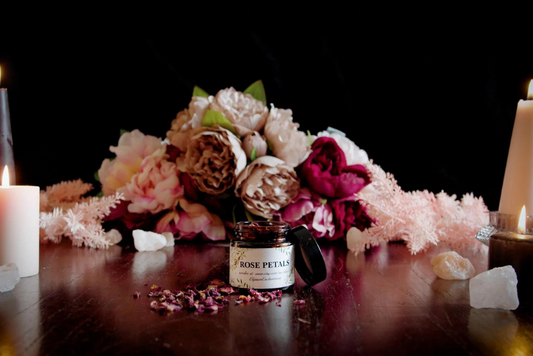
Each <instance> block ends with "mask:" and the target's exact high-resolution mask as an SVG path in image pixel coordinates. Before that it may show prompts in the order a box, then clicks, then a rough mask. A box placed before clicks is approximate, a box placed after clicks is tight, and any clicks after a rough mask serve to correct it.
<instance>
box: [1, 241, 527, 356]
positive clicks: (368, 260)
mask: <svg viewBox="0 0 533 356" xmlns="http://www.w3.org/2000/svg"><path fill="white" fill-rule="evenodd" d="M446 250H448V249H446V248H433V249H430V250H428V251H426V252H424V253H419V254H417V255H411V254H410V253H409V251H408V250H407V248H406V247H405V246H404V245H403V244H401V243H389V244H384V245H381V246H379V247H376V248H373V249H371V250H369V251H367V252H366V253H364V254H360V255H358V256H354V255H353V254H352V253H350V252H349V251H347V250H346V248H345V245H344V244H322V251H323V254H324V257H325V259H326V264H327V268H328V277H327V279H326V280H325V281H324V282H322V283H320V284H318V285H316V286H314V287H312V288H310V287H307V286H305V285H304V283H303V282H302V281H301V279H300V278H299V277H298V276H297V279H296V284H295V286H294V288H293V289H292V290H290V291H287V292H285V293H284V294H283V297H282V302H281V306H277V305H276V304H275V303H269V304H259V303H250V304H246V305H236V304H235V303H234V302H233V300H234V297H232V298H231V302H230V304H229V305H228V306H227V307H226V308H224V309H222V310H219V311H218V312H216V313H206V314H199V313H196V312H189V311H187V310H182V311H179V312H175V313H172V314H169V315H160V314H159V313H157V312H154V311H152V310H151V309H150V307H149V302H150V301H151V300H152V299H150V298H147V296H146V295H147V292H148V291H149V289H150V286H151V285H152V284H157V285H160V286H162V287H164V288H168V289H182V288H184V287H185V286H186V285H187V284H191V283H192V284H194V283H201V282H206V281H208V280H211V279H215V278H219V279H222V280H225V281H227V279H228V254H229V247H228V245H227V244H215V243H213V244H209V243H205V244H195V243H180V244H178V245H176V246H174V247H168V248H164V249H162V250H159V251H155V252H136V251H135V249H134V248H133V247H131V246H112V247H111V248H109V249H108V250H93V249H88V248H77V247H72V246H71V245H70V244H69V241H64V242H62V243H60V244H46V245H42V246H41V252H40V254H41V263H40V273H39V274H38V275H37V276H33V277H27V278H23V279H22V280H21V281H20V283H19V284H18V285H17V286H16V288H15V289H14V290H13V291H11V292H6V293H0V354H2V355H3V354H8V355H9V354H14V355H71V354H76V355H81V354H93V355H94V354H113V355H121V354H128V355H143V354H180V355H182V354H183V355H206V354H214V355H358V354H361V355H374V354H378V355H389V354H390V355H425V354H435V353H437V354H465V355H502V354H524V355H526V354H531V353H533V318H532V316H533V313H532V307H531V306H530V305H529V304H528V301H521V305H520V307H519V308H518V309H517V310H514V311H505V310H498V309H474V308H471V307H470V304H469V289H468V281H446V280H442V279H439V278H437V277H436V275H435V273H434V272H433V270H432V268H431V265H430V260H431V258H432V257H433V256H435V255H436V254H438V253H439V252H442V251H446ZM458 252H459V253H460V254H462V255H463V256H464V257H468V258H469V259H470V260H471V261H472V263H473V265H474V267H475V268H476V273H479V272H482V271H485V270H486V269H487V254H486V251H484V250H482V251H481V252H474V251H458ZM135 291H139V292H140V293H141V297H140V298H139V299H134V298H133V293H134V292H135ZM295 299H304V300H305V305H302V306H296V305H294V304H293V302H294V300H295Z"/></svg>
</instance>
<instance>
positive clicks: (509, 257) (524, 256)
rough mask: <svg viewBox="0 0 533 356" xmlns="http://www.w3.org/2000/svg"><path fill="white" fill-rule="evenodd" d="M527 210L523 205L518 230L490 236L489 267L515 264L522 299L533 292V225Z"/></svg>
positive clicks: (519, 294) (519, 293)
mask: <svg viewBox="0 0 533 356" xmlns="http://www.w3.org/2000/svg"><path fill="white" fill-rule="evenodd" d="M526 211H527V209H526V206H525V205H524V206H522V209H521V211H520V218H519V219H518V225H517V227H516V232H497V233H494V234H492V235H491V236H490V238H489V269H492V268H495V267H503V266H508V265H511V266H513V268H514V270H515V271H516V275H517V277H518V296H519V298H520V297H524V298H521V300H526V299H525V298H528V297H529V296H531V294H532V293H533V234H531V233H532V232H533V229H532V228H533V226H528V223H529V225H531V222H529V221H527V220H528V218H527V215H526ZM528 299H529V298H528Z"/></svg>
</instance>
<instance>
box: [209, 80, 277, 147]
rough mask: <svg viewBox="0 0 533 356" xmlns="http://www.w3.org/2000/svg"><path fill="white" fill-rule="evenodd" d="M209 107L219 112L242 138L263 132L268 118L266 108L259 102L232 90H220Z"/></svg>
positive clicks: (250, 96) (248, 95)
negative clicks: (252, 133)
mask: <svg viewBox="0 0 533 356" xmlns="http://www.w3.org/2000/svg"><path fill="white" fill-rule="evenodd" d="M209 107H210V109H212V110H216V111H219V112H221V113H222V114H223V115H224V116H225V117H226V119H228V120H229V121H230V122H231V123H232V125H233V127H234V128H235V130H236V132H237V134H239V135H240V136H243V137H244V136H247V135H248V134H250V133H251V132H252V131H261V130H263V127H264V126H265V122H266V119H267V116H268V108H267V107H265V106H264V105H263V103H262V102H261V101H259V100H257V99H255V98H254V97H253V96H252V95H250V94H244V93H242V92H240V91H237V90H235V89H234V88H227V89H223V90H220V91H219V92H218V93H217V95H216V96H215V97H214V99H212V103H211V104H210V106H209Z"/></svg>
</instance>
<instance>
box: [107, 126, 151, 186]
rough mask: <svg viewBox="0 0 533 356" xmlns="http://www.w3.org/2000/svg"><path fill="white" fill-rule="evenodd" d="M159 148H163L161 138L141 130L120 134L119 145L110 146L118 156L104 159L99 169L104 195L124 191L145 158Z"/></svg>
mask: <svg viewBox="0 0 533 356" xmlns="http://www.w3.org/2000/svg"><path fill="white" fill-rule="evenodd" d="M159 148H161V139H159V138H157V137H154V136H150V135H145V134H143V133H142V132H141V131H139V130H133V131H131V132H126V133H124V134H123V135H122V136H120V139H119V140H118V146H111V147H110V148H109V150H110V151H111V152H113V153H115V155H116V158H115V159H113V160H110V159H104V161H103V162H102V165H101V167H100V169H99V170H98V178H99V179H100V183H101V184H102V192H103V193H104V195H111V194H114V193H115V192H117V191H123V190H124V189H123V188H124V186H125V185H126V184H127V183H129V181H130V180H131V177H133V175H134V174H135V173H137V172H138V171H139V168H140V167H141V163H142V161H143V159H144V158H145V157H148V156H149V155H151V154H152V153H154V152H155V151H156V150H157V149H159Z"/></svg>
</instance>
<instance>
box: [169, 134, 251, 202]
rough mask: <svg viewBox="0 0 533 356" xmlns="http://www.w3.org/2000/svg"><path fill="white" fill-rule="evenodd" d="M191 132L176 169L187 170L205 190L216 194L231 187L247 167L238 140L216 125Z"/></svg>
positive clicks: (198, 186) (199, 186) (197, 184)
mask: <svg viewBox="0 0 533 356" xmlns="http://www.w3.org/2000/svg"><path fill="white" fill-rule="evenodd" d="M191 135H192V136H191V137H190V139H189V146H188V147H187V152H186V153H185V156H184V157H181V158H178V159H177V163H178V169H179V170H180V171H185V172H187V173H189V175H190V176H191V178H192V179H193V180H194V182H195V183H196V186H197V188H198V189H199V190H200V191H202V192H204V193H208V194H213V195H217V194H220V193H223V192H225V191H226V190H227V189H229V188H231V187H233V186H234V185H235V179H236V177H237V176H238V175H239V173H240V172H241V171H242V170H243V169H244V167H245V166H246V154H245V153H244V151H243V149H242V147H241V141H240V140H239V139H238V138H237V137H236V136H235V135H234V134H232V133H231V132H230V131H228V130H226V129H223V128H218V127H217V128H215V127H213V128H208V127H200V128H197V129H195V130H193V131H192V132H191Z"/></svg>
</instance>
